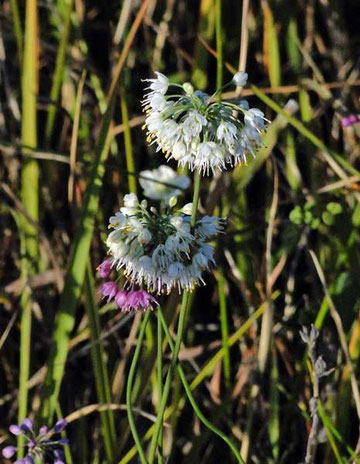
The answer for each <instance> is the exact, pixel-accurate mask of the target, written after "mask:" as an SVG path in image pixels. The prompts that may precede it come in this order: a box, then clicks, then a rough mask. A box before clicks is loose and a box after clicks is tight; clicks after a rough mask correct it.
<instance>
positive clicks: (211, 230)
mask: <svg viewBox="0 0 360 464" xmlns="http://www.w3.org/2000/svg"><path fill="white" fill-rule="evenodd" d="M187 210H188V208H187ZM183 211H184V209H183V210H180V211H175V212H171V213H170V212H169V213H167V214H161V215H160V214H158V213H157V211H156V210H155V208H150V210H148V208H147V202H146V200H144V201H142V202H141V203H139V201H138V198H137V196H136V195H135V194H128V195H125V197H124V206H123V207H122V208H120V211H119V212H118V213H116V214H115V216H112V217H111V218H110V221H109V227H110V228H113V229H114V230H113V231H112V232H110V234H109V236H108V238H107V242H106V244H107V246H108V247H109V254H110V255H111V257H112V266H113V267H116V269H117V270H120V269H123V270H124V274H125V275H126V278H127V279H128V281H129V283H130V284H135V285H139V286H140V287H146V288H147V289H148V291H151V292H156V293H159V294H160V293H164V292H167V293H169V292H170V291H171V289H172V288H174V287H177V288H178V290H179V291H180V290H182V289H187V290H192V289H193V288H194V287H195V286H196V285H198V284H199V283H200V282H203V280H202V277H201V274H202V272H203V271H204V270H206V269H209V266H210V263H211V262H214V248H213V246H212V245H210V244H209V243H207V242H208V241H209V239H211V238H212V237H214V236H215V235H216V234H218V233H220V232H221V231H222V229H223V220H222V219H219V218H217V217H211V216H205V217H203V218H202V219H200V220H198V221H197V222H196V224H195V227H194V228H193V230H191V227H190V216H188V215H186V214H183V213H182V212H183ZM203 283H204V282H203Z"/></svg>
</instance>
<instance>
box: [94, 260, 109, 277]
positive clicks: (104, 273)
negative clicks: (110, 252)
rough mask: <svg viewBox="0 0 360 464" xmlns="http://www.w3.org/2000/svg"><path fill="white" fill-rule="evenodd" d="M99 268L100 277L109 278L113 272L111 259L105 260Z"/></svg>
mask: <svg viewBox="0 0 360 464" xmlns="http://www.w3.org/2000/svg"><path fill="white" fill-rule="evenodd" d="M97 270H98V271H99V275H100V277H102V278H103V279H107V278H108V277H109V275H110V272H111V261H109V260H108V259H107V260H106V261H103V262H102V263H101V264H100V265H99V266H98V267H97Z"/></svg>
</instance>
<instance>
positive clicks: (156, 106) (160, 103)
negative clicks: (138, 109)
mask: <svg viewBox="0 0 360 464" xmlns="http://www.w3.org/2000/svg"><path fill="white" fill-rule="evenodd" d="M148 104H149V105H150V107H151V109H152V110H154V111H162V110H163V109H164V108H165V106H166V98H165V97H164V95H163V94H162V93H160V92H154V93H153V95H152V96H151V98H149V100H148Z"/></svg>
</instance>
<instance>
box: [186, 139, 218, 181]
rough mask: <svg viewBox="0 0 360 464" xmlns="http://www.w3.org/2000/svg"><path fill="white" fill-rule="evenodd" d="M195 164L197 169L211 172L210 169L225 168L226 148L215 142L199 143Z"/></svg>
mask: <svg viewBox="0 0 360 464" xmlns="http://www.w3.org/2000/svg"><path fill="white" fill-rule="evenodd" d="M193 166H194V168H195V169H198V170H199V171H202V172H203V173H204V174H205V173H206V174H209V172H210V170H212V171H213V172H214V170H215V169H220V171H221V170H222V169H225V150H224V148H223V147H222V146H221V145H219V144H217V143H215V142H202V143H200V144H199V146H198V149H197V153H196V156H195V158H194V162H193Z"/></svg>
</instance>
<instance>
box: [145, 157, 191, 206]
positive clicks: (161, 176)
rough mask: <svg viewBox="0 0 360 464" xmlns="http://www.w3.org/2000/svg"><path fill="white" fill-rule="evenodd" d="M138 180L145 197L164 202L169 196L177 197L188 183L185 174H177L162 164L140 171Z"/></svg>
mask: <svg viewBox="0 0 360 464" xmlns="http://www.w3.org/2000/svg"><path fill="white" fill-rule="evenodd" d="M139 182H140V185H141V187H142V188H143V190H144V195H145V196H146V197H148V198H151V199H152V200H164V201H166V202H168V201H169V200H170V198H171V197H178V196H179V195H180V194H181V193H182V191H183V190H185V189H186V188H188V187H189V185H190V179H189V178H188V177H187V176H181V175H179V174H177V173H176V172H175V171H174V170H173V169H171V167H170V166H166V165H164V164H163V165H161V166H159V167H158V168H157V169H153V170H152V171H141V172H140V177H139Z"/></svg>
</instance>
